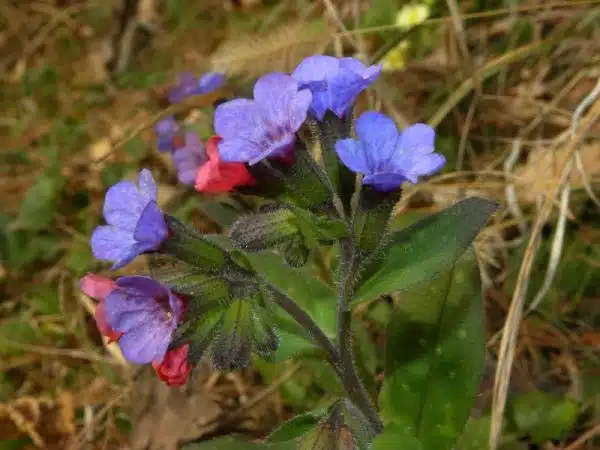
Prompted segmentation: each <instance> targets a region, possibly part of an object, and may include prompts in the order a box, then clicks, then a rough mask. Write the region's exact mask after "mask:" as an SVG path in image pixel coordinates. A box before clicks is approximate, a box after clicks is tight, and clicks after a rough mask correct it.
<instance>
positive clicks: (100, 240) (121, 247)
mask: <svg viewBox="0 0 600 450" xmlns="http://www.w3.org/2000/svg"><path fill="white" fill-rule="evenodd" d="M91 244H92V252H93V253H94V256H95V257H96V258H98V259H104V260H107V261H114V263H115V264H114V265H113V269H118V268H120V267H123V266H124V265H126V264H128V263H130V262H131V261H133V259H134V258H135V257H136V256H137V249H136V242H135V240H134V239H133V235H132V233H131V232H129V231H126V230H120V229H118V228H115V227H113V226H110V225H102V226H99V227H96V229H95V230H94V233H93V234H92V238H91Z"/></svg>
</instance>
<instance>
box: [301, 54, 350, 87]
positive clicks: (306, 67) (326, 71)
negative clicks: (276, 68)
mask: <svg viewBox="0 0 600 450" xmlns="http://www.w3.org/2000/svg"><path fill="white" fill-rule="evenodd" d="M339 70H340V62H339V59H338V58H335V57H333V56H327V55H315V56H309V57H308V58H305V59H304V60H303V61H302V62H301V63H300V64H298V67H296V69H295V70H294V71H293V72H292V77H293V78H294V79H296V80H298V81H299V82H300V84H301V85H303V84H305V83H310V82H315V81H325V80H327V79H329V78H332V77H335V76H337V74H338V72H339ZM315 87H316V86H315Z"/></svg>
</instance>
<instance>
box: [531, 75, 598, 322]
mask: <svg viewBox="0 0 600 450" xmlns="http://www.w3.org/2000/svg"><path fill="white" fill-rule="evenodd" d="M598 95H600V79H599V80H598V82H597V84H596V86H595V87H594V89H592V91H591V92H590V93H589V94H588V95H587V96H586V97H585V98H584V99H583V100H582V101H581V103H579V105H578V106H577V108H575V111H574V112H573V121H572V123H571V128H570V132H571V137H572V138H573V137H575V136H576V133H577V128H578V126H579V120H580V119H581V115H582V114H583V112H584V111H585V110H586V109H587V108H588V107H589V106H590V105H591V104H592V102H594V101H595V100H596V98H597V97H598ZM579 150H580V148H577V150H576V151H575V153H574V155H573V156H574V158H571V159H569V161H568V163H567V168H566V169H565V170H566V171H567V172H568V175H567V176H568V178H570V176H571V172H572V167H573V159H577V156H580V154H579ZM580 159H581V157H580ZM570 194H571V184H570V182H569V181H568V179H567V182H566V183H565V186H564V188H563V191H562V194H561V205H560V215H559V217H558V221H557V224H556V231H555V235H554V240H553V242H552V250H551V253H550V261H549V263H548V270H547V271H546V277H545V279H544V284H543V285H542V287H541V288H540V290H539V292H538V293H537V295H536V297H535V299H534V300H533V302H532V303H531V305H530V306H529V309H528V310H527V312H528V313H529V312H531V311H533V310H535V309H537V307H538V306H539V304H540V303H541V301H542V300H543V299H544V297H545V296H546V294H547V293H548V291H549V290H550V287H551V286H552V281H554V276H555V274H556V269H557V268H558V263H559V261H560V257H561V254H562V248H563V245H564V235H565V230H566V224H567V211H568V207H569V196H570Z"/></svg>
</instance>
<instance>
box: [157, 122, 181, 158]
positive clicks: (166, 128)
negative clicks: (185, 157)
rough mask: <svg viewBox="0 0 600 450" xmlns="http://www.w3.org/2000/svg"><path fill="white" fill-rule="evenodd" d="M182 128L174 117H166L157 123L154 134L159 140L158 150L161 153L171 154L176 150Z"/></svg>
mask: <svg viewBox="0 0 600 450" xmlns="http://www.w3.org/2000/svg"><path fill="white" fill-rule="evenodd" d="M180 129H181V127H180V126H179V124H178V123H177V121H176V120H175V118H174V117H171V116H169V117H165V118H164V119H162V120H159V121H158V122H156V125H154V132H155V133H156V137H157V139H158V150H160V151H161V152H169V151H171V150H173V149H174V148H175V138H176V137H177V133H179V130H180Z"/></svg>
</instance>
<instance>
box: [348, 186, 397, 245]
mask: <svg viewBox="0 0 600 450" xmlns="http://www.w3.org/2000/svg"><path fill="white" fill-rule="evenodd" d="M398 200H400V190H399V189H396V190H394V191H390V192H380V191H377V190H375V189H373V188H372V187H371V186H366V185H363V186H362V189H361V192H360V197H359V207H358V211H356V215H355V219H354V233H355V235H356V236H357V240H358V247H359V249H360V251H361V253H362V254H363V255H368V254H370V253H371V252H373V250H375V249H376V248H377V247H378V246H379V245H380V244H381V243H382V242H383V239H382V238H383V236H384V235H385V232H386V231H387V228H388V223H389V221H390V217H391V215H392V210H393V209H394V205H395V204H396V203H397V202H398Z"/></svg>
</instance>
